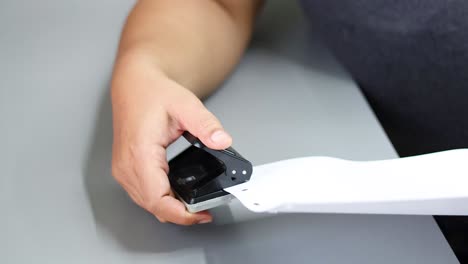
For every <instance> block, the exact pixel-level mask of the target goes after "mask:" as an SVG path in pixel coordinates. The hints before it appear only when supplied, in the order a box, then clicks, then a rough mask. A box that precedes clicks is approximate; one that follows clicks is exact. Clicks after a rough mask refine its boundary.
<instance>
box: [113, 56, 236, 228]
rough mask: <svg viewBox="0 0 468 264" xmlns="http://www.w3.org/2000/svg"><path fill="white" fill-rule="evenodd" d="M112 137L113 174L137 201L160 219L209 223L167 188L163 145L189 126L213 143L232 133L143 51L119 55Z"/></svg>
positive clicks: (220, 144) (222, 143)
mask: <svg viewBox="0 0 468 264" xmlns="http://www.w3.org/2000/svg"><path fill="white" fill-rule="evenodd" d="M112 108H113V125H114V141H113V149H112V174H113V176H114V178H115V179H116V180H117V181H118V182H119V183H120V184H121V185H122V187H123V188H124V189H125V190H126V191H127V192H128V194H129V196H130V197H131V198H132V200H133V201H135V202H136V203H137V204H138V205H139V206H141V207H143V208H144V209H146V210H147V211H149V212H150V213H152V214H154V216H156V218H157V219H158V220H159V221H161V222H171V223H176V224H180V225H191V224H196V223H208V222H211V221H212V217H211V215H210V214H209V213H208V212H200V213H196V214H192V213H189V212H187V211H186V209H185V206H184V205H183V204H182V203H181V202H180V201H179V200H177V199H176V198H174V194H173V193H172V191H171V187H170V184H169V181H168V178H167V173H168V163H167V159H166V147H167V146H168V145H170V144H171V143H172V142H174V141H175V140H176V139H177V138H179V137H180V136H181V134H182V133H183V132H184V131H189V132H190V133H192V134H193V135H195V136H196V137H198V138H199V139H200V140H201V141H202V142H203V143H204V144H205V145H207V146H208V147H210V148H213V149H225V148H227V147H229V146H230V145H231V142H232V139H231V137H230V136H229V134H227V133H226V132H225V131H224V130H223V128H222V126H221V124H220V122H219V121H218V120H217V119H216V117H215V116H214V115H213V114H212V113H210V112H209V111H208V110H207V109H206V108H205V107H204V105H203V104H202V102H201V101H200V100H199V99H198V98H197V97H196V96H195V95H194V94H193V93H192V92H191V91H189V90H188V89H186V88H185V87H182V86H181V85H179V84H178V83H176V82H175V81H173V80H171V79H170V78H168V77H167V76H166V75H165V74H164V73H163V72H162V71H161V70H159V69H158V67H156V66H155V64H154V63H151V62H150V61H148V60H147V59H145V58H144V57H143V56H139V57H138V56H132V57H127V58H121V59H119V60H118V62H117V63H116V67H115V71H114V77H113V80H112Z"/></svg>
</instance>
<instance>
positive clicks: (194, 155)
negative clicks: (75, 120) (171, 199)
mask: <svg viewBox="0 0 468 264" xmlns="http://www.w3.org/2000/svg"><path fill="white" fill-rule="evenodd" d="M183 137H184V138H185V139H186V140H187V141H188V142H189V143H191V146H189V147H188V148H187V149H186V150H184V151H183V152H182V153H180V154H179V155H177V156H176V157H174V158H173V159H172V160H170V161H169V174H168V176H169V182H170V184H171V187H172V189H173V191H174V193H175V194H176V195H177V196H178V197H179V199H180V200H182V201H183V203H184V204H185V206H186V207H187V209H188V211H190V212H199V211H203V210H207V209H210V208H213V207H216V206H219V205H222V204H223V203H225V202H228V201H230V200H231V199H233V198H234V197H232V195H231V194H229V193H228V192H226V191H224V189H226V188H229V187H232V186H235V185H238V184H242V183H245V182H247V181H249V180H250V176H251V175H252V170H253V168H252V163H251V162H250V161H248V160H247V159H245V158H244V157H242V155H240V154H239V153H238V152H237V151H236V150H234V148H232V147H230V148H227V149H224V150H215V149H210V148H208V147H207V146H206V145H204V144H203V142H201V141H200V140H199V139H198V138H197V137H195V136H193V135H192V134H190V133H189V132H184V133H183Z"/></svg>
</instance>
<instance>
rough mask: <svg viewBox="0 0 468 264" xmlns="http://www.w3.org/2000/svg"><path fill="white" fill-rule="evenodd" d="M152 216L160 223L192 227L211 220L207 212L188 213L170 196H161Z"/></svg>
mask: <svg viewBox="0 0 468 264" xmlns="http://www.w3.org/2000/svg"><path fill="white" fill-rule="evenodd" d="M155 211H156V212H155V213H154V215H155V216H156V217H157V218H158V219H159V221H161V222H170V223H174V224H179V225H193V224H205V223H210V222H211V221H212V220H213V219H212V216H211V215H210V214H209V213H208V212H200V213H195V214H192V213H189V212H187V210H186V209H185V206H184V205H183V204H182V203H181V202H180V201H179V200H177V199H175V198H174V197H172V196H169V195H166V196H163V197H162V198H161V199H160V200H159V202H158V206H157V209H155Z"/></svg>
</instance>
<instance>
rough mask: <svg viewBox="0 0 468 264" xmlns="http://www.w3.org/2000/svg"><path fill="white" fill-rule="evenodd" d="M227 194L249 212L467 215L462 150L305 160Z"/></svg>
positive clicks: (267, 170) (268, 171) (466, 162)
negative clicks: (383, 157)
mask: <svg viewBox="0 0 468 264" xmlns="http://www.w3.org/2000/svg"><path fill="white" fill-rule="evenodd" d="M226 191H227V192H229V193H231V194H233V195H234V196H235V197H237V198H238V199H239V200H240V201H241V203H242V204H243V205H244V206H245V207H247V208H248V209H249V210H251V211H254V212H270V213H283V212H284V213H287V212H302V213H318V212H323V213H364V214H366V213H367V214H369V213H377V214H425V215H442V214H443V215H468V149H459V150H450V151H444V152H438V153H433V154H427V155H421V156H414V157H409V158H400V159H393V160H381V161H364V162H362V161H361V162H358V161H348V160H342V159H336V158H330V157H305V158H296V159H290V160H283V161H278V162H274V163H269V164H265V165H261V166H256V167H254V172H253V174H252V177H251V180H250V181H249V182H247V183H244V184H241V185H237V186H234V187H230V188H227V189H226Z"/></svg>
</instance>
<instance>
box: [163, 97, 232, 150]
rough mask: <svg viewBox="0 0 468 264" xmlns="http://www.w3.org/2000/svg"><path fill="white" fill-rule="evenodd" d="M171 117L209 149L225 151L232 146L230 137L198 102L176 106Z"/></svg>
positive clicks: (192, 101)
mask: <svg viewBox="0 0 468 264" xmlns="http://www.w3.org/2000/svg"><path fill="white" fill-rule="evenodd" d="M171 115H172V116H173V117H174V118H175V119H176V120H177V121H178V122H179V123H180V124H181V126H182V127H183V128H184V129H185V130H187V131H189V132H190V133H192V134H193V135H194V136H196V137H197V138H199V139H200V140H201V141H202V142H203V144H205V145H206V146H207V147H209V148H212V149H226V148H228V147H229V146H231V144H232V138H231V136H230V135H229V134H228V133H227V132H226V131H225V130H224V128H223V127H222V125H221V123H220V122H219V120H218V119H217V118H216V117H215V116H214V115H213V114H212V113H211V112H210V111H208V109H206V108H205V106H204V105H203V104H202V103H201V102H200V101H199V100H191V101H188V102H186V103H185V104H178V105H177V107H174V108H173V109H171Z"/></svg>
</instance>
